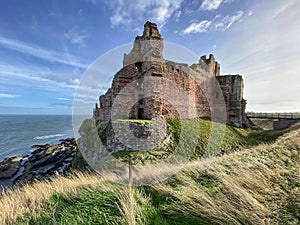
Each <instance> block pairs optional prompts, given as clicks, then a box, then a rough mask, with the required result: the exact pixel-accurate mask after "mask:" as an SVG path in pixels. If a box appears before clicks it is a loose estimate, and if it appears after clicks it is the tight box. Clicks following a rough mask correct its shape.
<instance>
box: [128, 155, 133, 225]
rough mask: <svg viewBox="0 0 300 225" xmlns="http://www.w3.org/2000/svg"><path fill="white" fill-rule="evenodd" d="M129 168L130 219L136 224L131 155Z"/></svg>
mask: <svg viewBox="0 0 300 225" xmlns="http://www.w3.org/2000/svg"><path fill="white" fill-rule="evenodd" d="M128 170H129V182H128V185H129V201H130V202H129V204H130V206H129V207H130V219H131V223H130V224H131V225H135V213H134V203H133V189H132V186H133V176H132V164H131V157H130V158H129V160H128Z"/></svg>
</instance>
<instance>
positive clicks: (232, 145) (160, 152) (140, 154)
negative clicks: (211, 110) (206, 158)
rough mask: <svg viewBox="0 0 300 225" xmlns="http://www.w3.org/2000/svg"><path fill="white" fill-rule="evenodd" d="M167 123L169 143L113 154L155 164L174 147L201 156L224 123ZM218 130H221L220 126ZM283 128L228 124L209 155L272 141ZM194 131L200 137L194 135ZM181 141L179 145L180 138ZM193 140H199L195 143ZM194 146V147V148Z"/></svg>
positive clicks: (100, 124) (102, 125)
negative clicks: (215, 131)
mask: <svg viewBox="0 0 300 225" xmlns="http://www.w3.org/2000/svg"><path fill="white" fill-rule="evenodd" d="M126 121H144V120H126ZM166 123H167V125H168V134H169V135H170V142H169V143H168V144H166V145H164V146H162V147H160V148H156V149H151V150H149V151H120V152H117V153H114V156H115V157H116V158H117V159H119V160H121V161H124V162H125V161H126V162H127V161H128V159H129V158H131V160H132V163H133V164H142V165H146V164H153V163H155V162H157V161H160V160H162V159H165V158H167V157H169V156H170V155H171V154H172V153H174V151H175V149H176V148H178V149H177V151H178V152H180V151H181V152H187V151H189V152H193V153H192V155H191V159H192V160H194V159H198V158H201V157H202V156H203V155H204V154H206V153H207V152H208V150H209V146H208V143H209V140H210V139H209V138H210V136H211V129H212V126H213V125H215V126H222V125H221V124H219V123H217V122H212V121H211V120H209V119H205V118H199V119H166ZM106 126H107V122H97V129H98V134H99V137H100V139H101V140H102V142H103V143H106V130H105V128H106ZM182 126H184V129H185V130H184V136H185V137H183V138H182V139H181V132H182V131H181V129H182ZM217 130H218V129H217ZM283 132H284V131H253V130H251V131H250V130H249V129H248V130H247V129H241V128H235V127H231V126H226V128H225V136H224V139H223V140H222V143H221V144H220V140H217V139H214V140H212V143H211V146H218V145H220V146H219V147H216V148H213V147H212V148H211V149H210V150H209V151H210V155H223V154H228V153H230V152H233V151H237V150H241V149H243V148H245V147H251V146H255V145H258V144H261V143H270V142H272V141H275V140H276V138H277V137H279V136H280V135H282V134H283ZM194 134H196V135H197V137H198V138H195V136H194ZM180 139H181V140H182V142H181V144H180V145H178V144H179V140H180ZM191 140H194V141H196V142H197V143H196V144H192V143H191ZM191 146H193V149H192V148H191Z"/></svg>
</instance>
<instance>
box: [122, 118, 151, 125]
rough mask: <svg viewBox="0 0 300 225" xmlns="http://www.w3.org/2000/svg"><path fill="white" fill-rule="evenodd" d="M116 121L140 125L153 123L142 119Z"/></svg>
mask: <svg viewBox="0 0 300 225" xmlns="http://www.w3.org/2000/svg"><path fill="white" fill-rule="evenodd" d="M117 121H120V122H131V123H141V124H148V123H152V122H153V120H142V119H118V120H117Z"/></svg>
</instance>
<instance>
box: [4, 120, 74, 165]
mask: <svg viewBox="0 0 300 225" xmlns="http://www.w3.org/2000/svg"><path fill="white" fill-rule="evenodd" d="M67 137H74V134H73V127H72V116H71V115H0V161H2V160H3V159H5V158H6V157H11V156H18V155H21V156H22V155H23V156H24V155H27V154H29V153H30V152H31V151H32V150H33V149H32V148H31V146H32V145H36V144H46V143H49V144H55V143H58V142H59V140H60V139H63V138H67Z"/></svg>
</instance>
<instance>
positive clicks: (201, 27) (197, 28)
mask: <svg viewBox="0 0 300 225" xmlns="http://www.w3.org/2000/svg"><path fill="white" fill-rule="evenodd" d="M211 23H212V22H211V21H208V20H203V21H201V22H199V23H192V24H191V25H189V26H188V27H187V28H185V30H184V31H183V33H184V34H190V33H205V32H207V30H208V28H209V27H210V25H211Z"/></svg>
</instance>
